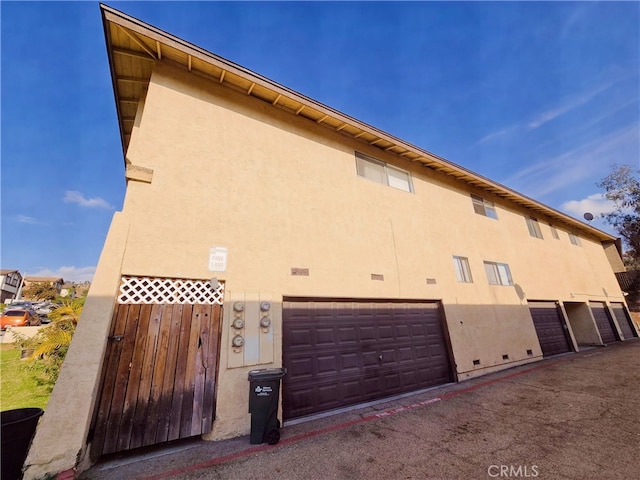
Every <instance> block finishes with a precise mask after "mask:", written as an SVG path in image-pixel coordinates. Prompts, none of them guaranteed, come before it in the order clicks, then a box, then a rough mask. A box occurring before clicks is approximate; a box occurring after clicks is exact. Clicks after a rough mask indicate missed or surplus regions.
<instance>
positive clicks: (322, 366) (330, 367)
mask: <svg viewBox="0 0 640 480" xmlns="http://www.w3.org/2000/svg"><path fill="white" fill-rule="evenodd" d="M317 365H318V374H320V375H322V374H323V373H328V372H334V371H335V370H336V369H338V362H337V361H336V356H335V355H323V356H321V357H318V362H317Z"/></svg>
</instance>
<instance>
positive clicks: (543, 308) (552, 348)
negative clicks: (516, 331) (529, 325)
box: [529, 302, 572, 357]
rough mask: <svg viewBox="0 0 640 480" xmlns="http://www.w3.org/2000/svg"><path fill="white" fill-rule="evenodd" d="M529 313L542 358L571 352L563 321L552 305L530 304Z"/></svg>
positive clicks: (548, 303)
mask: <svg viewBox="0 0 640 480" xmlns="http://www.w3.org/2000/svg"><path fill="white" fill-rule="evenodd" d="M529 311H530V313H531V318H532V320H533V326H534V327H535V330H536V334H537V336H538V341H539V342H540V348H541V349H542V355H543V356H545V357H549V356H552V355H558V354H561V353H567V352H570V351H571V350H572V349H571V345H570V343H569V339H568V338H567V334H566V331H565V324H564V320H563V318H562V316H561V315H560V313H559V312H558V308H557V306H556V305H555V304H554V303H551V302H544V303H543V302H540V303H536V302H530V303H529Z"/></svg>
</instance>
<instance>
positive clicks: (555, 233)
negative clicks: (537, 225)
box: [549, 224, 560, 240]
mask: <svg viewBox="0 0 640 480" xmlns="http://www.w3.org/2000/svg"><path fill="white" fill-rule="evenodd" d="M549 228H550V229H551V235H553V238H555V239H556V240H560V235H558V229H557V228H556V227H554V226H553V225H551V224H549Z"/></svg>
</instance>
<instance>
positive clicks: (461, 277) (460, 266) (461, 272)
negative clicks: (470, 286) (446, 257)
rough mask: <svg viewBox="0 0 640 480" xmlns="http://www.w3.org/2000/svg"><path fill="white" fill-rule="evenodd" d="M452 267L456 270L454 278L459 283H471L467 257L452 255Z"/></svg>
mask: <svg viewBox="0 0 640 480" xmlns="http://www.w3.org/2000/svg"><path fill="white" fill-rule="evenodd" d="M453 267H454V269H455V271H456V278H457V279H458V281H459V282H460V283H473V278H472V277H471V268H469V259H468V258H467V257H458V256H456V255H454V256H453Z"/></svg>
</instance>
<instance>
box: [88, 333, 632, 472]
mask: <svg viewBox="0 0 640 480" xmlns="http://www.w3.org/2000/svg"><path fill="white" fill-rule="evenodd" d="M639 453H640V341H639V340H637V339H636V340H631V341H627V342H620V343H616V344H613V345H610V346H608V347H600V348H593V349H590V350H587V351H583V352H580V353H576V354H567V355H562V356H559V357H554V358H550V359H546V360H543V361H541V362H537V363H535V364H530V365H527V366H523V367H518V368H514V369H510V370H507V371H504V372H500V373H497V374H492V375H488V376H485V377H482V378H478V379H474V380H471V381H467V382H463V383H459V384H453V385H449V386H445V387H442V388H438V389H434V390H431V391H428V392H425V393H421V394H417V395H413V396H409V397H406V398H403V399H400V400H395V401H393V402H388V403H384V404H378V405H375V406H373V407H367V408H363V409H359V410H354V411H350V412H347V413H342V414H339V415H334V416H331V417H327V418H323V419H319V420H314V421H311V422H305V423H300V424H296V425H292V426H285V427H284V428H283V429H282V440H281V441H280V443H279V444H278V445H276V446H273V447H271V446H267V445H264V446H252V445H249V440H248V437H242V438H240V439H233V440H228V441H222V442H203V441H196V442H191V443H185V444H180V445H174V446H172V447H171V448H169V449H166V450H155V451H149V452H146V453H144V454H138V455H135V456H128V457H127V456H122V457H119V458H112V459H110V460H109V461H106V462H104V463H102V464H99V465H96V466H94V467H93V468H92V469H90V470H89V471H87V472H85V473H84V474H83V475H82V478H83V479H96V480H112V479H125V478H126V479H148V480H151V479H158V480H159V479H164V478H171V479H176V480H186V479H238V480H241V479H242V480H244V479H272V478H274V479H291V480H295V479H305V480H309V479H311V480H313V479H323V480H324V479H340V480H349V479H367V480H375V479H442V480H447V479H452V480H458V479H491V478H538V479H553V480H556V479H558V480H561V479H572V480H587V479H594V480H596V479H597V480H603V479H615V480H618V479H635V478H640V476H639V475H640V473H639V472H640V470H639V469H640V466H639V465H640V458H639Z"/></svg>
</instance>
